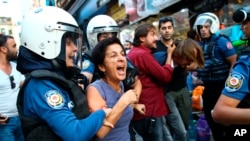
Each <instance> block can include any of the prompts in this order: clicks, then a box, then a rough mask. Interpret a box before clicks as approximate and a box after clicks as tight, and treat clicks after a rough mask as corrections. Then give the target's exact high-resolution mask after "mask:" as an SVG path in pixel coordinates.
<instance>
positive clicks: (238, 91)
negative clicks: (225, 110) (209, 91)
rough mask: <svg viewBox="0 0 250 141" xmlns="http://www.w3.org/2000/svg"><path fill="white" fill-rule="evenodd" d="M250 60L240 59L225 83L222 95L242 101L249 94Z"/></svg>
mask: <svg viewBox="0 0 250 141" xmlns="http://www.w3.org/2000/svg"><path fill="white" fill-rule="evenodd" d="M249 62H250V59H246V58H240V60H239V61H238V62H237V63H236V64H235V65H234V68H233V69H232V71H231V73H230V75H229V76H228V78H227V80H226V82H225V88H224V89H223V90H222V94H224V95H226V96H228V97H231V98H235V99H238V100H242V99H243V98H244V97H245V96H246V95H247V94H248V93H249V77H250V76H249V73H250V68H249V65H250V63H249Z"/></svg>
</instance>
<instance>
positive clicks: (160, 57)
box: [153, 51, 167, 66]
mask: <svg viewBox="0 0 250 141" xmlns="http://www.w3.org/2000/svg"><path fill="white" fill-rule="evenodd" d="M153 56H154V58H155V59H156V61H157V62H158V63H159V64H160V65H161V66H163V65H164V64H165V63H166V59H167V52H166V51H158V52H155V53H153Z"/></svg>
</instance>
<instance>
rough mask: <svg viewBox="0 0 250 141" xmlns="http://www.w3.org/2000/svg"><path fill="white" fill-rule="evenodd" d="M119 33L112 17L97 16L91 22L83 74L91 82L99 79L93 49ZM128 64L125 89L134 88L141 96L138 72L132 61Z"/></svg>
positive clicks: (88, 27)
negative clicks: (93, 58) (93, 60)
mask: <svg viewBox="0 0 250 141" xmlns="http://www.w3.org/2000/svg"><path fill="white" fill-rule="evenodd" d="M100 21H102V22H100ZM119 31H120V28H119V27H118V25H117V23H116V22H115V20H114V19H112V18H111V17H110V16H107V15H97V16H95V17H93V18H92V19H91V20H90V21H89V23H88V26H87V38H88V42H89V46H90V49H89V50H88V51H87V52H85V53H84V55H83V57H82V58H83V62H82V73H83V74H84V75H86V76H87V77H88V79H89V82H93V80H96V79H99V76H98V75H97V73H96V68H95V66H94V64H93V62H92V57H91V54H92V50H93V47H94V46H96V45H97V43H98V42H100V41H101V40H103V39H106V38H110V37H116V36H118V34H119ZM127 63H128V65H127V66H128V67H127V73H126V74H127V77H126V79H125V80H123V83H124V86H125V89H126V90H128V89H130V88H134V89H135V90H136V91H137V92H138V94H140V92H141V82H140V80H139V79H138V77H137V74H138V72H137V70H136V68H135V67H134V65H133V64H132V63H131V62H130V61H127Z"/></svg>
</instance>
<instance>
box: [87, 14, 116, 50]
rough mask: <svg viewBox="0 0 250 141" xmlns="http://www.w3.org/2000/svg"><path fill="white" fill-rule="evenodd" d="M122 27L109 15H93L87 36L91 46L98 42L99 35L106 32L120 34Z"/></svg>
mask: <svg viewBox="0 0 250 141" xmlns="http://www.w3.org/2000/svg"><path fill="white" fill-rule="evenodd" d="M119 31H120V28H119V27H118V25H117V23H116V22H115V20H114V19H113V18H111V17H109V16H107V15H97V16H95V17H93V18H92V19H91V20H90V21H89V23H88V26H87V38H88V43H89V46H90V48H93V47H94V46H96V45H97V43H98V38H97V35H98V34H99V33H104V32H112V33H115V34H116V36H117V35H118V33H119Z"/></svg>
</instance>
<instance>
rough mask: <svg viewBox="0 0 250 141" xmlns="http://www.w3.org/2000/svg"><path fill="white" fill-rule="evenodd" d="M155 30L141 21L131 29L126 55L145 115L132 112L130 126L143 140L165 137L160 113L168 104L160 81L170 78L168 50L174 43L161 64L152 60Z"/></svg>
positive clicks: (165, 111) (154, 46) (160, 139)
mask: <svg viewBox="0 0 250 141" xmlns="http://www.w3.org/2000/svg"><path fill="white" fill-rule="evenodd" d="M156 41H157V36H156V29H155V27H154V26H153V25H151V24H142V25H139V26H138V27H137V28H136V29H135V33H134V40H133V45H134V47H133V48H132V49H131V50H130V52H129V53H128V55H127V57H128V59H130V61H131V62H132V63H133V64H134V65H135V66H136V67H137V68H138V70H139V75H138V77H139V79H140V80H141V83H142V88H143V89H142V92H141V95H140V98H139V102H138V103H139V104H144V105H145V107H146V109H145V111H146V113H145V115H142V114H140V113H139V112H137V111H135V112H134V117H133V119H132V122H131V123H132V126H133V128H134V129H135V130H136V132H137V133H138V134H139V135H140V136H141V137H142V138H143V140H144V141H162V140H168V139H167V137H166V134H168V133H167V131H168V130H167V129H166V126H165V120H164V116H166V115H167V114H168V113H169V107H168V106H167V104H166V101H165V99H164V87H163V86H164V84H165V83H168V82H169V81H170V80H171V78H172V73H173V68H172V67H171V65H170V64H171V60H172V53H173V51H174V49H175V45H174V46H172V47H170V48H169V50H168V57H167V58H166V59H165V60H164V62H165V63H164V65H162V66H161V65H160V64H159V63H158V62H157V61H156V59H154V57H153V54H152V52H151V50H152V49H153V48H156Z"/></svg>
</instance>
